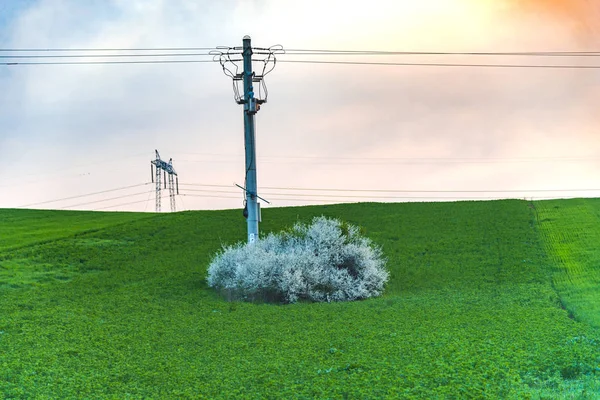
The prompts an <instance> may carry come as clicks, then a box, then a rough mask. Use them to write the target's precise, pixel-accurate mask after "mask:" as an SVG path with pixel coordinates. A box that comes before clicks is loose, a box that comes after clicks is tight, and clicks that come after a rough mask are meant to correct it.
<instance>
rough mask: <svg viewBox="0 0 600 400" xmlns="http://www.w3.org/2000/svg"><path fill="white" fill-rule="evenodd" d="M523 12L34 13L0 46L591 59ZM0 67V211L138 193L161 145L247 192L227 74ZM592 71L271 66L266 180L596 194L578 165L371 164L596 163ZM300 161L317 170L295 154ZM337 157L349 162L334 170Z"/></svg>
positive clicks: (543, 18) (590, 172) (91, 8)
mask: <svg viewBox="0 0 600 400" xmlns="http://www.w3.org/2000/svg"><path fill="white" fill-rule="evenodd" d="M516 1H517V0H505V1H503V2H498V1H487V0H486V1H474V0H428V1H421V2H397V1H381V2H371V3H368V4H367V3H362V4H361V6H360V7H358V6H357V7H348V3H347V2H336V1H333V2H327V3H324V2H311V1H306V2H291V1H223V2H209V1H199V2H189V1H183V0H172V1H166V0H152V1H130V0H119V1H116V0H115V1H112V2H99V1H98V2H96V1H93V2H76V1H68V0H40V1H38V2H36V3H34V4H32V5H30V6H29V7H28V8H26V9H24V10H22V11H19V12H18V13H17V14H16V15H15V16H14V17H12V18H11V21H10V24H9V25H7V26H8V28H7V29H8V30H9V31H8V33H6V31H5V36H7V37H9V38H10V40H9V41H8V42H7V44H8V45H10V46H11V47H21V48H27V47H36V48H39V47H42V48H44V47H70V48H129V47H163V46H165V47H203V46H217V45H231V46H239V45H240V44H241V43H240V42H241V37H242V36H243V35H244V34H251V35H252V38H253V44H254V45H255V46H269V45H272V44H276V43H282V44H283V45H284V46H285V47H287V48H346V49H383V50H386V49H387V50H439V51H490V50H492V51H531V50H564V49H571V48H579V47H580V46H582V41H581V40H582V39H581V33H580V32H581V31H579V30H578V28H577V27H576V26H575V25H573V26H571V25H566V24H564V20H562V19H557V18H558V15H562V14H561V13H562V12H563V11H564V10H562V9H561V8H560V7H558V6H557V7H558V8H556V9H555V8H553V7H554V6H552V7H550V8H548V10H549V11H548V13H547V14H539V13H535V10H537V8H533V7H534V6H535V7H543V4H546V3H544V2H542V1H540V2H534V1H531V2H529V3H527V4H525V3H526V2H525V1H524V0H523V1H522V2H521V3H518V4H519V5H518V7H515V4H517V3H515V2H516ZM553 4H554V3H553ZM557 4H558V2H557ZM561 4H562V3H561ZM565 4H567V3H565ZM582 4H583V3H582ZM530 7H531V8H530ZM317 9H318V10H319V12H315V10H317ZM567 11H568V12H567ZM567 11H565V12H566V13H567V14H568V15H569V18H571V17H577V18H579V16H580V14H577V13H579V12H580V11H578V9H577V8H574V9H573V10H571V9H568V10H567ZM561 18H562V17H561ZM581 18H583V17H581ZM581 18H580V19H581ZM588 19H589V18H587V17H585V20H584V23H587V22H585V21H587V20H588ZM594 26H595V25H592V28H593V27H594ZM586 32H587V33H586V35H587V36H586V40H588V42H585V43H592V42H591V41H593V40H597V36H595V31H594V29H589V30H588V31H586ZM380 46H381V47H380ZM380 60H381V59H380ZM388 60H392V61H398V60H399V59H398V58H393V59H388ZM404 60H407V61H416V62H459V63H460V62H468V63H473V62H483V63H490V62H491V63H494V62H502V63H522V62H530V63H553V62H558V61H557V60H556V59H549V58H541V59H535V60H532V59H530V58H522V57H521V58H519V57H514V58H506V57H503V58H478V59H473V58H465V57H453V58H450V57H418V58H417V57H411V58H403V59H402V61H404ZM563 62H567V63H591V62H594V60H583V61H582V60H580V59H567V60H564V61H563ZM1 69H2V71H1V72H0V84H1V85H2V87H3V88H4V90H3V95H2V96H1V97H0V121H1V122H2V126H3V127H4V130H3V133H2V134H0V157H2V158H3V159H4V160H8V161H9V162H10V163H9V168H5V169H3V170H2V176H3V179H4V181H5V182H8V183H9V184H12V185H14V189H13V190H12V192H10V193H7V192H6V191H4V192H3V193H2V194H0V207H2V206H16V205H20V204H28V203H34V202H36V201H43V200H47V199H49V198H59V197H68V196H69V195H73V194H79V193H88V192H94V191H99V190H103V189H110V188H114V187H120V186H125V185H128V184H136V183H140V182H146V181H148V180H149V176H148V174H149V171H148V164H149V161H150V159H151V158H152V156H153V150H154V149H155V148H157V149H159V150H160V151H161V154H162V155H163V156H164V157H166V158H169V157H173V158H174V162H175V166H176V168H177V171H178V172H179V174H180V177H181V182H182V183H186V182H187V183H209V184H225V185H230V184H232V183H233V182H238V183H241V182H243V176H242V175H243V165H244V161H243V156H242V154H243V152H244V147H243V131H242V130H243V126H242V109H241V107H240V106H238V105H236V104H235V102H234V101H233V93H232V91H231V82H230V80H229V79H228V78H226V77H225V76H223V74H222V72H221V70H220V68H219V67H218V65H215V64H169V65H87V66H81V65H78V66H23V67H13V68H10V69H6V68H1ZM596 75H597V73H596V72H594V71H587V72H585V71H569V70H540V69H487V68H433V67H373V66H335V65H324V66H319V65H308V64H301V65H298V64H285V63H279V64H277V67H276V69H275V71H273V73H272V74H270V75H269V76H268V77H267V85H268V86H269V92H270V98H269V102H268V103H267V104H265V105H264V107H263V108H262V110H261V111H260V113H259V114H258V115H257V143H258V150H257V151H258V156H259V185H264V186H294V187H297V186H305V187H325V188H326V187H342V188H343V187H347V188H357V187H361V188H393V189H402V188H408V189H410V188H415V187H418V188H422V189H427V188H429V189H431V188H435V189H448V190H451V189H473V188H476V189H477V188H482V187H483V188H491V187H494V188H502V189H503V188H511V187H515V186H519V188H527V187H529V188H537V187H540V186H544V185H546V186H547V187H572V185H586V186H589V185H595V184H596V183H597V181H596V179H595V176H596V172H595V166H594V165H593V164H586V163H580V164H577V163H575V164H573V165H570V166H569V167H568V168H565V166H564V164H561V165H549V164H548V163H533V162H529V163H521V164H518V163H501V162H494V163H487V164H477V163H462V164H461V163H457V162H455V163H441V162H432V163H426V162H420V163H413V164H406V163H401V162H395V163H393V162H373V161H372V160H371V159H372V158H378V157H379V158H381V157H385V158H439V157H442V158H448V157H450V158H473V157H478V158H498V157H500V158H502V157H503V158H515V157H538V156H547V157H553V156H565V155H568V156H572V155H592V154H595V153H597V151H598V143H597V139H596V138H597V127H598V126H599V125H598V122H600V121H598V118H599V117H598V116H597V112H595V110H596V107H595V105H596V104H597V103H598V95H599V94H600V90H599V88H600V85H599V83H600V82H599V79H598V78H597V77H596ZM144 154H147V156H146V155H144ZM223 154H225V155H223ZM299 156H312V157H317V158H308V159H301V158H294V157H299ZM268 157H272V158H268ZM273 157H276V158H273ZM286 157H289V158H288V159H286ZM320 157H322V158H320ZM327 157H329V158H330V159H329V160H328V159H327ZM338 158H342V159H343V158H345V159H346V161H345V162H339V163H337V164H336V162H334V161H335V160H337V159H338ZM56 165H59V167H56ZM558 168H562V169H561V171H562V172H561V173H558V172H557V169H558ZM565 171H568V172H569V174H567V173H566V172H565ZM570 174H572V175H570ZM574 177H575V178H574ZM19 185H20V186H19ZM0 192H1V191H0ZM236 193H237V192H236ZM235 196H237V194H236V195H235ZM184 199H185V202H186V206H187V207H189V208H212V207H219V208H223V207H237V206H239V203H240V202H239V200H238V199H237V198H236V199H232V200H222V199H215V198H206V199H201V198H193V197H189V198H184ZM61 204H65V203H57V205H61ZM114 204H118V202H115V203H114ZM285 204H288V203H279V205H285ZM100 205H101V204H100ZM145 206H146V204H145V203H143V202H142V203H141V204H138V205H133V206H131V208H130V209H134V210H141V209H143V208H144V207H145Z"/></svg>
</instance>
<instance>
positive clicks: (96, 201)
mask: <svg viewBox="0 0 600 400" xmlns="http://www.w3.org/2000/svg"><path fill="white" fill-rule="evenodd" d="M152 192H153V191H152V190H150V191H146V192H139V193H133V194H126V195H124V196H118V197H111V198H110V199H101V200H94V201H88V202H85V203H80V204H73V205H70V206H65V207H61V208H62V209H63V210H66V209H69V208H73V207H82V206H87V205H89V204H97V203H104V202H107V201H112V200H118V199H124V198H126V197H135V196H140V195H142V194H148V193H152Z"/></svg>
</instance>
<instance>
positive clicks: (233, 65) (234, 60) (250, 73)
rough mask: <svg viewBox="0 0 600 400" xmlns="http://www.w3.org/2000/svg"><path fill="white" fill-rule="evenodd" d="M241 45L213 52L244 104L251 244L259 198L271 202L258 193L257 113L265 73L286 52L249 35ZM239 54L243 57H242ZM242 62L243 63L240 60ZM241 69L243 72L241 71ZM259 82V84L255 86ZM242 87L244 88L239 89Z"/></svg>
mask: <svg viewBox="0 0 600 400" xmlns="http://www.w3.org/2000/svg"><path fill="white" fill-rule="evenodd" d="M242 44H243V46H242V47H223V46H220V47H217V48H216V49H215V50H212V51H211V52H210V54H212V55H213V56H214V60H215V61H219V63H220V64H221V67H222V68H223V72H224V73H225V75H227V76H229V77H230V78H232V79H233V92H234V98H235V101H236V103H238V104H242V105H243V106H244V146H245V149H246V171H245V174H244V186H240V185H237V184H236V186H238V187H239V188H241V189H242V190H244V194H245V199H244V217H245V218H246V219H247V223H248V243H253V242H255V241H256V240H258V223H259V222H260V204H259V203H258V199H260V200H262V201H264V202H266V203H269V202H268V201H267V200H265V199H263V198H262V197H260V196H259V195H258V189H257V183H256V135H255V132H254V128H255V122H254V115H255V114H256V113H257V112H258V110H260V106H261V104H264V103H266V102H267V96H268V92H267V86H266V84H265V80H264V78H265V75H267V74H268V73H270V72H271V71H272V70H273V69H274V68H275V63H276V59H275V55H276V54H283V53H284V51H283V47H281V45H275V46H271V47H268V48H262V47H254V48H253V47H252V43H251V40H250V36H244V38H243V41H242ZM240 56H242V57H241V58H240ZM240 62H241V63H242V64H241V65H240V64H239V63H240ZM253 62H255V63H257V64H258V65H261V64H262V71H260V72H259V73H258V74H256V73H255V72H254V70H253V67H252V63H253ZM259 69H260V68H259ZM240 70H241V71H242V72H240ZM255 85H256V87H255ZM240 86H241V88H240Z"/></svg>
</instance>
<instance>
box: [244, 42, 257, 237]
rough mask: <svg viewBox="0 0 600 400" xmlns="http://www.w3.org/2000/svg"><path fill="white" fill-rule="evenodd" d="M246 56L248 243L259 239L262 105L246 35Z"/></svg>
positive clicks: (245, 129)
mask: <svg viewBox="0 0 600 400" xmlns="http://www.w3.org/2000/svg"><path fill="white" fill-rule="evenodd" d="M243 43H244V46H243V52H242V56H243V58H244V75H243V82H244V146H245V149H246V176H245V180H246V184H245V185H244V186H245V187H246V207H247V210H248V211H247V212H248V216H247V217H246V218H247V220H248V243H253V242H254V241H255V240H257V239H258V218H259V217H258V199H257V197H256V195H257V190H258V189H257V183H256V135H255V132H254V128H255V122H254V114H256V112H257V111H258V110H259V108H260V105H259V104H258V103H257V101H256V98H255V97H254V87H253V84H252V81H253V78H254V72H253V71H252V45H251V43H250V36H244V39H243Z"/></svg>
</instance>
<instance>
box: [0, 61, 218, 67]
mask: <svg viewBox="0 0 600 400" xmlns="http://www.w3.org/2000/svg"><path fill="white" fill-rule="evenodd" d="M185 63H214V61H213V60H149V61H56V62H52V61H50V62H45V61H42V62H29V61H27V62H3V63H0V65H7V66H16V65H83V64H87V65H99V64H185Z"/></svg>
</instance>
